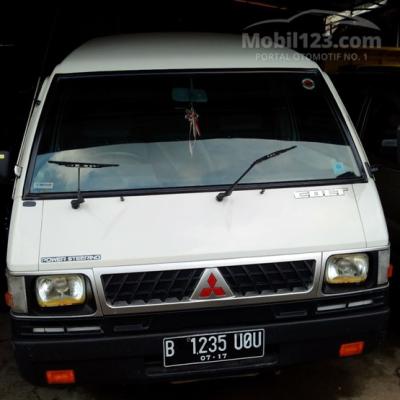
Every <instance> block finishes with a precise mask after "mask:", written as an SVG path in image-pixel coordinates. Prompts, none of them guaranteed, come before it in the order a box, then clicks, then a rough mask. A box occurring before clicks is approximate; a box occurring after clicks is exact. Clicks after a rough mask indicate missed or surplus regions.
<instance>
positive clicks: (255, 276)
mask: <svg viewBox="0 0 400 400" xmlns="http://www.w3.org/2000/svg"><path fill="white" fill-rule="evenodd" d="M315 266H316V263H315V260H302V261H290V262H276V263H260V264H249V265H234V266H223V267H217V268H218V270H219V271H220V273H221V275H222V276H223V278H224V279H225V281H226V283H227V284H228V285H229V287H230V289H231V291H232V292H233V294H234V298H251V297H254V296H269V295H276V294H291V293H293V294H294V293H305V292H307V291H309V290H310V289H311V288H312V286H313V282H314V276H315V270H316V268H315ZM206 270H207V268H196V269H175V270H163V271H154V270H152V271H144V272H143V271H142V272H130V273H115V274H104V275H101V282H102V285H103V290H104V295H105V300H106V303H107V304H108V305H109V306H111V307H117V308H118V307H126V306H145V305H162V304H176V303H190V302H191V296H192V294H193V292H194V290H195V288H196V286H197V285H198V283H199V281H200V278H201V276H202V274H203V273H204V271H206Z"/></svg>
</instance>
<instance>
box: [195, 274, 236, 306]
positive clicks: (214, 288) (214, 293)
mask: <svg viewBox="0 0 400 400" xmlns="http://www.w3.org/2000/svg"><path fill="white" fill-rule="evenodd" d="M226 297H233V293H232V291H231V289H230V288H229V286H228V284H227V283H226V281H225V279H224V277H223V276H222V275H221V273H220V272H219V270H218V268H209V269H206V270H205V271H204V272H203V275H202V276H201V278H200V281H199V283H198V284H197V287H196V289H195V290H194V292H193V295H192V297H191V300H209V299H220V298H226Z"/></svg>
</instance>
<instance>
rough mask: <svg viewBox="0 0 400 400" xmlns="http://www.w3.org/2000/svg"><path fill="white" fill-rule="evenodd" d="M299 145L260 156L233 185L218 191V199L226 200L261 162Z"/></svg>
mask: <svg viewBox="0 0 400 400" xmlns="http://www.w3.org/2000/svg"><path fill="white" fill-rule="evenodd" d="M296 147H297V146H292V147H288V148H286V149H282V150H278V151H274V152H273V153H270V154H267V155H265V156H263V157H260V158H258V159H257V160H255V161H253V163H252V164H251V165H250V167H249V168H247V169H246V171H244V172H243V174H242V175H240V177H239V178H238V179H237V180H236V181H235V182H233V183H232V185H231V186H229V187H228V189H226V190H225V191H224V192H221V193H218V195H217V200H218V201H222V200H224V198H225V197H228V196H230V195H231V194H232V192H233V191H234V190H235V189H236V186H237V185H238V184H239V183H240V181H241V180H242V179H243V178H244V177H245V176H246V175H247V174H248V173H249V172H250V171H251V170H252V169H253V168H254V167H255V166H256V165H257V164H259V163H261V162H263V161H267V160H269V159H271V158H274V157H277V156H279V155H280V154H283V153H286V152H287V151H289V150H293V149H295V148H296Z"/></svg>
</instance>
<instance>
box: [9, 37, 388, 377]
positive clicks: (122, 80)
mask: <svg viewBox="0 0 400 400" xmlns="http://www.w3.org/2000/svg"><path fill="white" fill-rule="evenodd" d="M244 44H245V43H244V42H242V38H241V37H240V36H231V35H211V34H163V35H160V34H157V35H156V34H147V35H126V36H118V37H109V38H101V39H96V40H92V41H90V42H88V43H86V44H85V45H83V46H82V47H80V48H79V49H77V50H76V51H74V52H73V53H72V54H71V55H69V56H68V57H67V58H66V59H65V60H64V61H63V62H62V63H61V64H60V65H58V66H57V67H56V68H55V70H54V72H53V73H52V74H51V76H50V77H48V79H46V80H45V82H44V83H43V85H42V88H41V90H40V94H39V96H38V98H37V99H36V102H35V105H34V109H33V113H32V116H31V118H30V120H29V123H28V127H27V131H26V135H25V138H24V141H23V145H22V150H21V153H20V156H19V160H18V165H17V166H16V168H15V172H16V174H17V179H16V183H15V190H14V205H13V211H12V222H11V228H10V236H9V245H8V258H7V277H8V285H9V292H8V293H7V295H6V297H7V299H8V303H9V304H10V306H11V318H12V324H13V344H14V348H15V354H16V358H17V362H18V365H19V367H20V370H21V373H22V374H23V376H24V377H26V378H27V379H28V380H30V381H32V382H37V383H49V384H54V383H63V384H65V383H75V382H77V383H81V382H90V381H100V382H116V381H150V380H154V381H157V380H182V379H189V378H190V379H195V378H207V377H211V376H212V377H215V376H217V375H227V374H229V375H232V374H239V373H244V372H254V371H257V370H260V369H262V368H280V367H282V366H285V365H288V364H293V363H298V362H304V361H309V360H314V359H318V358H321V357H336V356H338V357H339V356H343V357H344V356H351V355H356V354H360V353H362V352H363V351H365V350H368V349H369V348H370V347H372V346H374V345H376V344H377V343H378V342H379V341H380V340H381V338H382V334H383V332H384V329H385V322H386V320H387V316H388V306H387V300H386V297H387V296H386V293H387V287H388V270H389V241H388V234H387V229H386V224H385V219H384V215H383V212H382V208H381V203H380V200H379V196H378V193H377V191H376V187H375V183H374V179H373V175H372V173H371V171H370V167H369V164H368V160H367V158H366V156H365V153H364V151H363V148H362V146H361V144H360V141H359V139H358V137H357V134H356V132H355V130H354V127H353V125H352V123H351V121H350V119H349V117H348V114H347V112H346V110H345V108H344V106H343V104H342V102H341V100H340V98H339V97H338V95H337V93H336V91H335V89H334V87H333V86H332V84H331V82H330V80H329V78H328V77H327V76H326V74H325V73H323V72H322V71H321V70H320V69H319V67H318V66H317V65H316V64H315V63H313V62H312V61H310V60H308V59H307V58H304V57H303V56H301V55H299V54H297V53H296V52H294V51H290V50H286V49H270V50H263V49H256V48H249V46H247V47H246V46H244ZM250 47H251V46H250Z"/></svg>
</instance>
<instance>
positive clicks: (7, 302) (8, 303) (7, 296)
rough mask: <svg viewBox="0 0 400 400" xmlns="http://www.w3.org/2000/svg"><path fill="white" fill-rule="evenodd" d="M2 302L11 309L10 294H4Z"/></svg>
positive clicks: (11, 300)
mask: <svg viewBox="0 0 400 400" xmlns="http://www.w3.org/2000/svg"><path fill="white" fill-rule="evenodd" d="M4 301H5V303H6V305H7V306H8V307H10V308H11V307H12V305H13V297H12V294H11V293H10V292H6V293H5V294H4Z"/></svg>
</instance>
